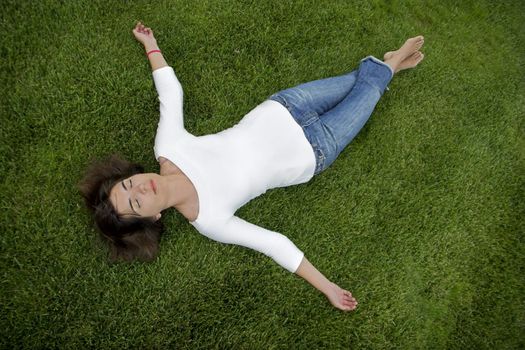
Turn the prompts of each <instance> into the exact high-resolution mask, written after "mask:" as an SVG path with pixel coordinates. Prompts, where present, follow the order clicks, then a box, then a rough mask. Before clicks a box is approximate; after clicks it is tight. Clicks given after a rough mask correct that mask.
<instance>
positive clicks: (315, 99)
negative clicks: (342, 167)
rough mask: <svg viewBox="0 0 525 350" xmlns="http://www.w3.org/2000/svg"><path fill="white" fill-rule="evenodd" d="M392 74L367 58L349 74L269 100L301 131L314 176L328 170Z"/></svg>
mask: <svg viewBox="0 0 525 350" xmlns="http://www.w3.org/2000/svg"><path fill="white" fill-rule="evenodd" d="M393 75H394V72H393V71H392V69H391V68H390V66H388V65H387V64H386V63H384V62H382V61H380V60H378V59H377V58H375V57H372V56H368V57H366V58H364V59H363V60H361V64H360V65H359V68H358V69H357V70H354V71H353V72H351V73H348V74H345V75H341V76H337V77H332V78H326V79H320V80H315V81H311V82H308V83H304V84H301V85H298V86H296V87H293V88H289V89H286V90H282V91H279V92H277V93H275V94H273V95H271V96H270V97H269V99H271V100H274V101H277V102H279V103H281V104H282V105H283V106H285V107H286V108H287V109H288V110H289V111H290V113H291V114H292V116H293V118H294V119H295V121H297V123H298V124H299V125H300V126H301V127H302V128H303V131H304V134H305V135H306V138H307V139H308V141H309V142H310V144H311V145H312V148H313V150H314V154H315V158H316V167H315V173H314V174H315V175H317V174H319V173H320V172H322V171H323V170H325V169H326V168H328V167H329V166H330V165H331V164H332V163H333V162H334V161H335V159H336V158H337V156H338V155H339V153H341V151H342V150H343V149H344V148H345V147H346V146H347V145H348V144H349V143H350V141H352V139H353V138H354V137H355V136H356V135H357V133H358V132H359V131H360V130H361V128H362V127H363V126H364V125H365V123H366V121H367V120H368V118H369V117H370V115H371V114H372V111H373V110H374V107H375V106H376V104H377V102H378V101H379V98H380V97H381V95H382V94H383V92H384V90H385V88H387V85H388V83H389V82H390V80H391V79H392V76H393Z"/></svg>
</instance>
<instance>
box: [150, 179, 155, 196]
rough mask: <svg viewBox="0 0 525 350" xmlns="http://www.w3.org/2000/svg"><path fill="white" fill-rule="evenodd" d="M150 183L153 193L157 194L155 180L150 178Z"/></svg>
mask: <svg viewBox="0 0 525 350" xmlns="http://www.w3.org/2000/svg"><path fill="white" fill-rule="evenodd" d="M150 183H151V189H152V190H153V193H155V194H157V186H155V181H153V180H150Z"/></svg>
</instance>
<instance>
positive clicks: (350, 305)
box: [325, 283, 357, 311]
mask: <svg viewBox="0 0 525 350" xmlns="http://www.w3.org/2000/svg"><path fill="white" fill-rule="evenodd" d="M325 295H326V297H327V298H328V300H329V301H330V303H331V304H332V305H333V306H335V307H336V308H338V309H340V310H343V311H351V310H355V308H356V307H357V300H355V298H354V297H353V296H352V293H350V292H349V291H347V290H344V289H342V288H341V287H339V286H338V285H337V284H335V283H332V285H331V287H330V288H329V290H328V291H327V292H326V293H325Z"/></svg>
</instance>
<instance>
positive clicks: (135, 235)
mask: <svg viewBox="0 0 525 350" xmlns="http://www.w3.org/2000/svg"><path fill="white" fill-rule="evenodd" d="M143 172H144V168H143V167H142V166H141V165H139V164H136V163H131V162H128V161H127V160H124V159H122V158H121V157H120V156H118V155H111V156H109V157H108V158H106V159H103V160H98V161H93V162H92V163H91V164H90V165H89V167H88V169H87V171H86V174H85V176H84V178H83V179H82V181H81V182H80V184H79V189H80V192H81V194H82V196H83V197H84V200H85V202H86V205H87V207H88V209H89V210H90V211H91V213H92V214H93V216H94V219H95V223H96V226H97V227H98V229H99V230H100V232H101V234H102V237H103V239H104V240H105V241H106V242H107V243H108V245H109V247H110V250H111V254H110V260H111V261H112V262H116V261H119V260H124V261H128V262H130V261H133V260H140V261H151V260H154V259H155V258H156V257H157V255H158V252H159V241H160V235H161V233H162V231H163V230H164V226H163V225H162V223H161V222H160V220H156V221H155V220H153V219H151V218H136V217H130V218H123V217H120V216H119V215H118V213H117V211H116V210H115V208H114V207H113V205H112V204H111V201H110V197H109V195H110V192H111V189H112V188H113V186H114V185H115V184H117V183H118V182H120V181H122V180H124V179H126V178H128V177H130V176H132V175H135V174H139V173H143Z"/></svg>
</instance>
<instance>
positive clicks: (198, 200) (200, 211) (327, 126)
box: [81, 22, 423, 311]
mask: <svg viewBox="0 0 525 350" xmlns="http://www.w3.org/2000/svg"><path fill="white" fill-rule="evenodd" d="M133 34H134V36H135V38H136V39H137V40H138V41H139V42H141V43H142V44H143V45H144V48H145V50H146V53H147V56H148V58H149V62H150V64H151V68H152V71H153V73H152V74H153V80H154V83H155V87H156V89H157V92H158V95H159V100H160V121H159V123H158V129H157V135H156V138H155V148H154V150H155V157H156V159H157V160H158V162H159V164H160V174H156V173H147V174H145V173H143V169H142V168H141V167H140V166H139V165H137V164H132V163H129V162H127V161H125V160H122V159H120V158H118V157H116V156H113V157H111V158H109V159H108V160H106V161H103V162H98V163H94V164H92V166H91V167H90V168H89V169H88V172H87V174H86V177H85V179H84V180H83V182H82V184H81V191H82V194H83V195H84V197H85V199H86V202H87V205H88V207H89V208H90V209H91V210H92V211H93V212H94V216H95V221H96V223H97V226H98V227H99V229H100V230H101V232H102V233H103V236H104V237H105V238H106V239H107V241H108V243H109V245H110V247H111V248H112V252H113V258H114V259H124V260H128V261H129V260H134V259H140V260H152V259H154V258H155V256H156V254H157V251H158V242H159V237H160V232H161V231H162V225H161V224H160V221H159V219H160V217H161V212H162V211H163V210H165V209H168V208H175V209H177V210H178V211H179V212H180V213H181V214H182V215H183V216H184V217H185V218H187V219H188V220H189V222H190V223H191V224H192V225H193V226H194V227H195V228H196V229H197V230H198V231H199V232H200V233H202V234H203V235H205V236H207V237H209V238H211V239H213V240H217V241H220V242H223V243H230V244H238V245H242V246H245V247H249V248H252V249H255V250H257V251H259V252H262V253H264V254H266V255H268V256H270V257H271V258H272V259H274V260H275V261H276V262H277V263H278V264H280V265H281V266H283V267H284V268H286V269H287V270H289V271H290V272H294V273H296V274H297V275H299V276H301V277H302V278H304V279H305V280H307V281H308V282H309V283H310V284H312V285H313V286H314V287H315V288H317V289H318V290H319V291H321V292H322V293H323V294H325V296H326V297H327V298H328V300H329V301H330V302H331V303H332V305H334V306H335V307H336V308H339V309H341V310H345V311H349V310H354V309H355V308H356V306H357V301H356V299H355V298H354V297H353V296H352V294H351V293H350V292H349V291H347V290H344V289H342V288H340V287H339V286H338V285H336V284H335V283H332V282H330V281H329V280H328V279H327V278H326V277H325V276H323V274H321V273H320V272H319V271H318V270H317V269H316V268H315V267H314V266H313V265H312V264H311V263H310V262H309V261H308V260H307V259H306V257H305V256H304V254H303V252H301V251H300V250H299V249H298V248H297V247H296V246H295V245H294V244H293V243H292V242H291V241H290V240H289V239H288V238H286V237H285V236H283V235H282V234H280V233H277V232H273V231H270V230H267V229H264V228H262V227H259V226H256V225H253V224H251V223H248V222H246V221H244V220H242V219H241V218H239V217H237V216H235V215H234V214H235V212H236V210H237V209H238V208H240V207H241V206H243V205H244V204H246V203H247V202H248V201H249V200H251V199H253V198H254V197H257V196H259V195H261V194H262V193H264V192H266V190H268V189H270V188H275V187H283V186H289V185H294V184H300V183H305V182H307V181H309V180H310V179H311V178H312V177H313V176H314V175H316V174H319V173H320V172H322V171H323V170H325V169H326V168H327V167H328V166H330V164H332V162H333V161H334V160H335V159H336V158H337V156H338V155H339V153H340V152H341V151H342V150H343V149H344V148H345V146H346V145H347V144H348V143H350V141H351V140H352V139H353V138H354V137H355V135H356V134H357V133H358V132H359V130H360V129H361V128H362V127H363V125H364V124H365V122H366V121H367V120H368V118H369V116H370V114H371V113H372V111H373V109H374V107H375V105H376V103H377V102H378V100H379V98H380V97H381V95H382V93H383V91H384V89H385V88H386V87H387V84H388V83H389V82H390V80H391V79H392V77H393V75H394V73H396V72H398V71H400V70H403V69H407V68H413V67H415V66H416V65H417V64H418V63H419V62H421V60H422V59H423V54H422V53H421V52H419V49H420V48H421V46H422V45H423V37H422V36H418V37H415V38H411V39H408V40H407V41H406V42H405V44H403V46H401V48H399V49H398V50H396V51H392V52H387V53H386V54H385V55H384V62H383V61H380V60H378V59H377V58H374V57H372V56H369V57H367V58H365V59H363V60H362V61H361V64H360V66H359V69H357V70H355V71H353V72H351V73H349V74H346V75H342V76H338V77H334V78H328V79H322V80H317V81H313V82H309V83H305V84H302V85H299V86H297V87H295V88H290V89H286V90H283V91H280V92H278V93H276V94H274V95H272V96H270V97H269V99H268V100H266V101H264V102H263V103H262V104H260V105H259V106H257V107H256V108H255V109H253V110H252V111H251V112H249V113H248V114H247V115H246V116H245V117H244V118H243V119H242V120H241V121H240V122H239V123H238V124H237V125H235V126H233V127H232V128H229V129H227V130H224V131H222V132H219V133H217V134H213V135H205V136H199V137H196V136H194V135H192V134H190V133H189V132H188V131H186V130H185V129H184V125H183V107H182V101H183V92H182V87H181V85H180V83H179V81H178V80H177V77H176V76H175V73H174V71H173V69H172V68H171V67H170V66H168V64H167V63H166V61H165V60H164V58H163V56H162V53H161V51H160V49H159V47H158V46H157V42H156V39H155V37H154V35H153V31H152V30H151V29H150V28H147V27H145V26H144V25H143V24H142V23H140V22H138V23H137V24H136V26H135V28H134V29H133Z"/></svg>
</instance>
